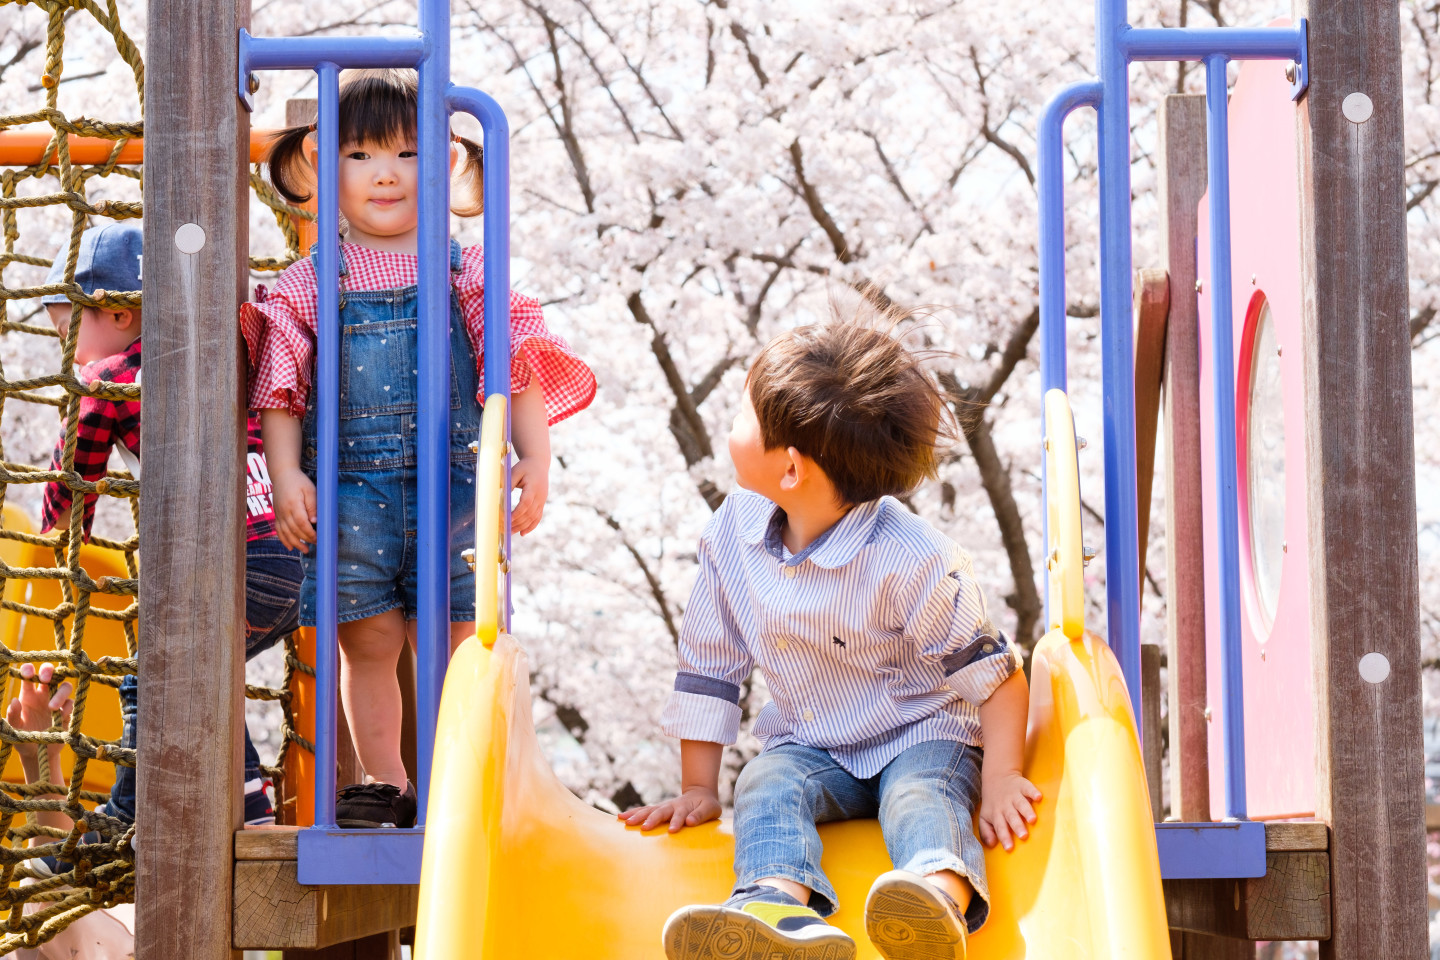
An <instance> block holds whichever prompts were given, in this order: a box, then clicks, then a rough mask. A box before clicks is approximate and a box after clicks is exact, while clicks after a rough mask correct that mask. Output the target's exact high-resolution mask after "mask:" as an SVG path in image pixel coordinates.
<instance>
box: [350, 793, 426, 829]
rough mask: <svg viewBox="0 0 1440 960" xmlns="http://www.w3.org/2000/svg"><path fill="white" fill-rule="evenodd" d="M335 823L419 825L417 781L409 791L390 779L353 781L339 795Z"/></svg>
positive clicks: (374, 826) (366, 825)
mask: <svg viewBox="0 0 1440 960" xmlns="http://www.w3.org/2000/svg"><path fill="white" fill-rule="evenodd" d="M335 824H336V826H341V827H360V828H362V829H374V828H376V827H413V826H415V784H413V783H410V782H409V781H406V783H405V792H404V793H401V792H400V788H399V787H397V786H394V785H393V784H389V783H352V784H351V785H350V786H348V787H341V788H340V792H339V793H337V794H336V795H335Z"/></svg>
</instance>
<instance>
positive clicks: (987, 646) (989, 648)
mask: <svg viewBox="0 0 1440 960" xmlns="http://www.w3.org/2000/svg"><path fill="white" fill-rule="evenodd" d="M980 649H981V650H983V651H984V652H985V653H989V652H990V651H992V650H994V649H995V645H994V644H991V643H987V644H985V646H983V647H981V648H980Z"/></svg>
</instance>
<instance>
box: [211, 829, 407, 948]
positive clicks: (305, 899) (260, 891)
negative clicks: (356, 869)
mask: <svg viewBox="0 0 1440 960" xmlns="http://www.w3.org/2000/svg"><path fill="white" fill-rule="evenodd" d="M297 832H298V828H296V827H263V828H255V827H250V828H247V829H245V830H237V831H236V832H235V888H234V889H235V911H234V921H233V924H234V926H233V934H232V936H233V945H234V947H235V949H237V950H318V949H321V948H323V947H329V946H333V945H335V944H339V943H345V942H347V941H351V940H357V939H360V938H362V937H369V936H373V935H375V934H383V933H387V932H389V931H391V930H396V929H398V928H401V927H409V926H414V924H415V912H416V909H417V908H418V907H419V904H420V888H419V887H418V886H413V885H409V884H395V885H393V886H388V885H387V886H371V885H348V886H328V887H309V886H302V885H301V884H300V883H299V882H298V881H297V880H296V833H297Z"/></svg>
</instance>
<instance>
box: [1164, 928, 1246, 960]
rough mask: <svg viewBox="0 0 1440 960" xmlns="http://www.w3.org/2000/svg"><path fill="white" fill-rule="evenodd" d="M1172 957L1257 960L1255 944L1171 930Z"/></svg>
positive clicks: (1179, 958)
mask: <svg viewBox="0 0 1440 960" xmlns="http://www.w3.org/2000/svg"><path fill="white" fill-rule="evenodd" d="M1170 956H1171V958H1172V960H1255V944H1253V943H1251V942H1250V941H1249V940H1231V939H1228V938H1226V937H1207V936H1205V935H1203V934H1199V933H1189V932H1187V931H1184V930H1171V931H1170Z"/></svg>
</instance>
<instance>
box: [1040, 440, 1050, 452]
mask: <svg viewBox="0 0 1440 960" xmlns="http://www.w3.org/2000/svg"><path fill="white" fill-rule="evenodd" d="M1040 443H1041V445H1042V446H1044V447H1045V452H1046V453H1049V452H1050V438H1049V437H1044V438H1042V439H1041V441H1040Z"/></svg>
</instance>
